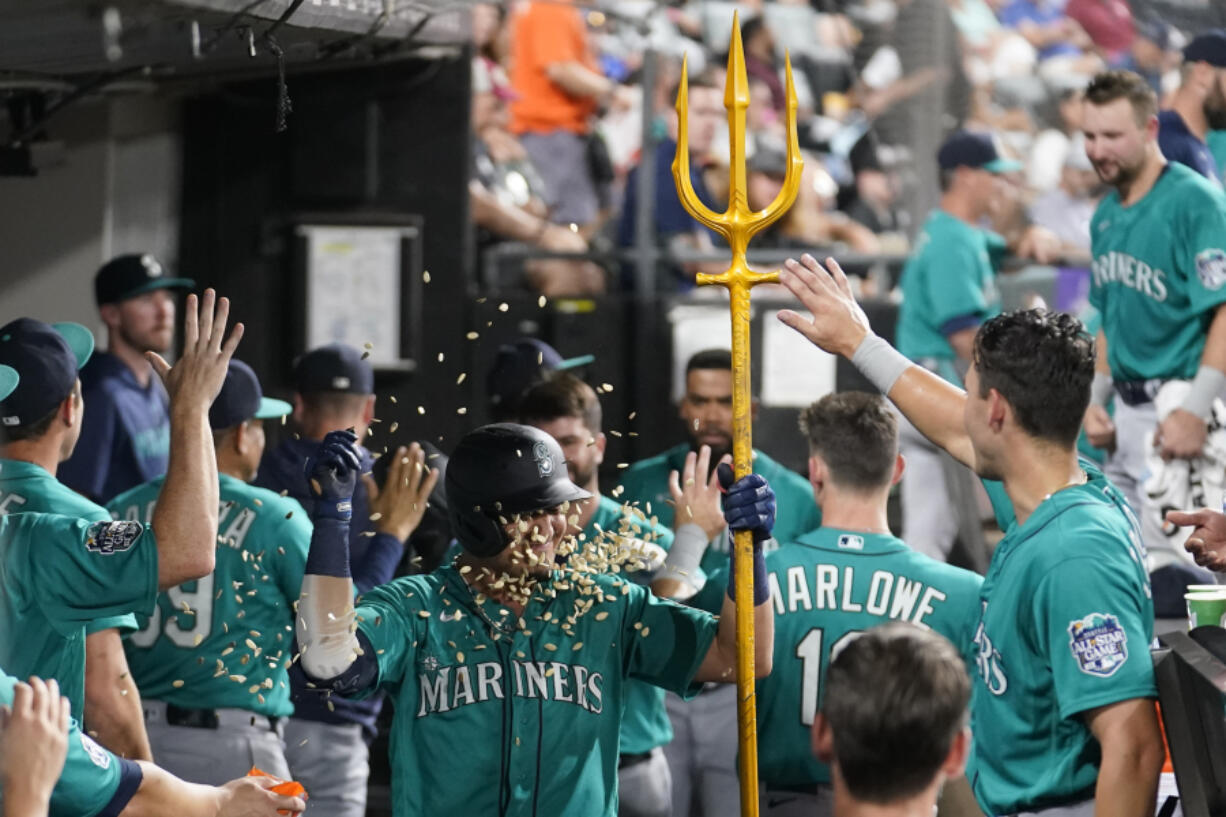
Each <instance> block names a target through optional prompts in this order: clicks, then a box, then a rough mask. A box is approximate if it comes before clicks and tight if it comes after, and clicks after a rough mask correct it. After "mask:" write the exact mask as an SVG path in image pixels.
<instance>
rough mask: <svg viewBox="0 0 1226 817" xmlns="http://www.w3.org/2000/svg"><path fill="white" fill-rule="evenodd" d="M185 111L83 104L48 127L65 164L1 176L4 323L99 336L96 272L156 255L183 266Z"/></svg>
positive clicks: (141, 101)
mask: <svg viewBox="0 0 1226 817" xmlns="http://www.w3.org/2000/svg"><path fill="white" fill-rule="evenodd" d="M177 112H178V105H177V103H176V102H174V101H171V100H166V99H162V98H158V97H153V96H125V97H117V98H112V99H91V100H87V101H83V102H81V103H79V104H78V105H76V106H74V107H72V108H69V109H66V110H65V111H64V112H63V114H61V115H60V116H57V117H56V118H55V119H53V120H52V121H51V123H50V125H49V132H50V135H51V137H52V138H54V139H61V140H63V141H64V142H65V144H66V148H67V149H66V151H65V156H64V161H63V162H62V163H61V164H59V165H57V166H56V167H53V168H49V169H46V170H43V171H42V172H40V174H39V175H37V176H34V177H31V178H0V323H5V322H7V321H9V320H10V319H12V318H15V317H19V316H23V315H28V316H32V317H37V318H41V319H44V320H74V321H78V322H80V323H83V324H85V325H86V326H89V327H90V328H91V329H94V330H95V333H97V332H98V331H99V330H100V328H101V326H100V322H99V320H98V316H97V311H96V309H95V308H94V299H93V274H94V272H95V271H96V270H97V268H98V266H99V265H100V264H101V263H102V262H103V261H104V260H106V259H107V258H110V257H111V256H113V255H116V254H118V253H121V252H138V251H139V252H153V253H154V254H156V255H157V256H158V257H159V258H161V259H162V261H163V262H164V263H167V264H168V265H169V266H170V267H171V268H172V269H173V268H174V267H175V266H177V265H176V263H175V262H176V260H177V259H176V255H177V249H178V208H179V186H180V176H181V173H180V163H181V156H180V147H179V146H180V136H179V132H178V127H179V126H178V113H177ZM98 339H99V341H100V342H101V341H102V337H101V336H100V335H99V338H98Z"/></svg>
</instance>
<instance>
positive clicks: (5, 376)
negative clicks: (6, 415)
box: [0, 366, 21, 401]
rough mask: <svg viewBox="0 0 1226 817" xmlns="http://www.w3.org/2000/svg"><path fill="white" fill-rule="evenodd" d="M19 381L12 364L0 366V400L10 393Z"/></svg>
mask: <svg viewBox="0 0 1226 817" xmlns="http://www.w3.org/2000/svg"><path fill="white" fill-rule="evenodd" d="M19 382H21V378H20V377H18V376H17V370H16V369H14V368H13V367H12V366H0V401H3V400H4V398H6V397H8V396H9V395H10V394H12V393H13V389H15V388H17V384H18V383H19Z"/></svg>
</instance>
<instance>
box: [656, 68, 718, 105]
mask: <svg viewBox="0 0 1226 817" xmlns="http://www.w3.org/2000/svg"><path fill="white" fill-rule="evenodd" d="M685 84H686V85H687V86H688V88H689V90H691V91H692V90H694V89H695V88H709V89H711V90H712V91H718V90H720V87H719V84H718V83H716V82H715V81H714V80H712V79H709V78H707V77H706V76H703V75H702V74H695V75H693V76H687V77H686V79H685ZM679 93H681V80H677V81H676V82H674V83H673V87H672V88H670V89H669V94H668V98H669V100H671V101H674V102H675V101H676V99H677V94H679Z"/></svg>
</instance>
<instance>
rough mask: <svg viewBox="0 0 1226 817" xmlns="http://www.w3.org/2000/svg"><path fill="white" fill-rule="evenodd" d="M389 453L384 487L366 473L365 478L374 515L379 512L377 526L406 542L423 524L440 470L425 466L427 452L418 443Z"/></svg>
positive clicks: (363, 476)
mask: <svg viewBox="0 0 1226 817" xmlns="http://www.w3.org/2000/svg"><path fill="white" fill-rule="evenodd" d="M387 456H390V457H392V461H391V464H390V465H389V466H388V468H387V478H386V479H385V480H384V481H383V487H382V488H380V487H379V486H378V485H376V484H375V480H374V478H373V477H372V476H370V475H369V474H363V475H362V481H363V482H364V483H365V484H366V493H367V495H368V496H369V497H370V510H371V516H372V518H375V517H376V515H377V518H375V527H376V528H378V529H379V530H380V531H382V532H383V533H390V534H391V535H392V536H395V537H396V538H397V539H399V540H400V541H401V542H404V541H406V540H407V539H408V538H409V536H410V535H411V534H412V533H413V531H415V530H416V529H417V526H418V525H420V524H421V518H422V516H424V515H425V513H426V502H427V501H428V500H429V498H430V492H431V491H433V490H434V484H435V483H436V482H438V469H437V468H427V467H426V452H425V451H423V450H422V448H421V445H420V444H418V443H413V444H412V445H410V446H409V447H408V448H407V449H406V448H405V447H404V446H401V447H400V448H398V449H396V451H395V453H393V454H389V455H387Z"/></svg>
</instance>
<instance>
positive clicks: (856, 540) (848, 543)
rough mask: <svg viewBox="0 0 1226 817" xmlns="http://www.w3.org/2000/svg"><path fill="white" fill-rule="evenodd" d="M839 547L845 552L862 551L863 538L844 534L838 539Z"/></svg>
mask: <svg viewBox="0 0 1226 817" xmlns="http://www.w3.org/2000/svg"><path fill="white" fill-rule="evenodd" d="M839 547H841V548H843V549H845V550H864V537H863V536H856V535H855V534H852V533H844V534H843V535H842V536H840V537H839Z"/></svg>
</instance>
